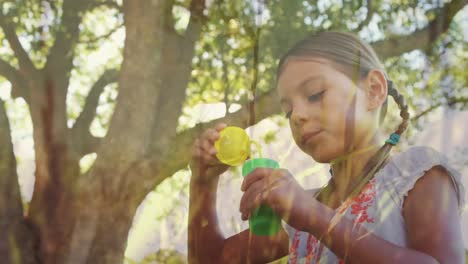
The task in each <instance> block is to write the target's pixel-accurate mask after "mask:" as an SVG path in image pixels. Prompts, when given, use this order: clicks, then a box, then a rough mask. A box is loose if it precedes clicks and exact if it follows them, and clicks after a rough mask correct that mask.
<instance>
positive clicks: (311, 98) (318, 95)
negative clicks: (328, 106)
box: [307, 90, 325, 102]
mask: <svg viewBox="0 0 468 264" xmlns="http://www.w3.org/2000/svg"><path fill="white" fill-rule="evenodd" d="M323 93H325V90H324V91H321V92H319V93H316V94H314V95H311V96H309V97H307V100H309V102H316V101H318V100H320V98H322V95H323Z"/></svg>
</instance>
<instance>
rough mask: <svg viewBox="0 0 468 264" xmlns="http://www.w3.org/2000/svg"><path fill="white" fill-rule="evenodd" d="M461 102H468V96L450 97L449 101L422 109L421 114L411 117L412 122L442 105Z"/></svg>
mask: <svg viewBox="0 0 468 264" xmlns="http://www.w3.org/2000/svg"><path fill="white" fill-rule="evenodd" d="M461 103H468V97H457V98H450V99H449V100H448V101H447V103H437V104H435V105H432V106H430V107H428V108H427V109H425V110H424V111H421V112H420V113H419V114H417V115H415V116H414V117H412V118H411V121H412V122H416V121H417V120H418V119H419V118H421V117H423V116H425V115H427V114H429V113H430V112H432V111H434V110H436V109H437V108H439V107H440V106H442V105H445V104H446V105H449V106H452V105H455V104H461Z"/></svg>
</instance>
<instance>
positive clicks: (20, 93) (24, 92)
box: [0, 60, 29, 102]
mask: <svg viewBox="0 0 468 264" xmlns="http://www.w3.org/2000/svg"><path fill="white" fill-rule="evenodd" d="M0 75H2V76H3V77H5V78H6V79H7V80H8V81H9V82H10V83H11V87H12V89H11V94H12V96H13V98H17V97H22V98H23V99H24V100H25V101H26V102H29V89H28V85H27V82H26V80H25V79H24V78H23V76H21V73H20V72H19V71H18V70H17V69H15V68H13V67H12V66H11V65H10V64H9V63H7V62H6V61H4V60H0Z"/></svg>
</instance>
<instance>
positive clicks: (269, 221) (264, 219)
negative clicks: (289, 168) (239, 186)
mask: <svg viewBox="0 0 468 264" xmlns="http://www.w3.org/2000/svg"><path fill="white" fill-rule="evenodd" d="M256 168H272V169H277V168H279V164H278V162H276V161H275V160H272V159H268V158H256V159H250V160H248V161H247V162H245V163H244V166H242V176H244V177H245V176H247V175H248V174H249V173H250V172H252V171H254V170H255V169H256ZM249 226H250V232H252V233H253V234H255V235H258V236H272V235H275V234H276V233H278V231H279V230H280V228H281V218H280V217H279V216H278V215H276V213H275V212H274V211H273V209H271V208H270V207H269V206H267V205H260V206H259V207H258V208H255V209H254V211H253V213H252V215H251V216H250V219H249Z"/></svg>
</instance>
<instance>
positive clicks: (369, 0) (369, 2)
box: [355, 0, 375, 32]
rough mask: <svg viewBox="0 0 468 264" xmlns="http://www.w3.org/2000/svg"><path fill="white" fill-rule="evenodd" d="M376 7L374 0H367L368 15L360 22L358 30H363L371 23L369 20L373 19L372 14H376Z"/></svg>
mask: <svg viewBox="0 0 468 264" xmlns="http://www.w3.org/2000/svg"><path fill="white" fill-rule="evenodd" d="M374 12H375V9H374V6H373V5H372V0H367V15H366V18H365V19H364V20H363V21H362V22H361V23H359V25H358V27H357V28H356V29H355V31H356V32H359V31H361V30H362V29H363V28H364V27H365V26H367V25H368V24H369V22H370V21H371V19H372V16H373V15H374Z"/></svg>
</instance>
